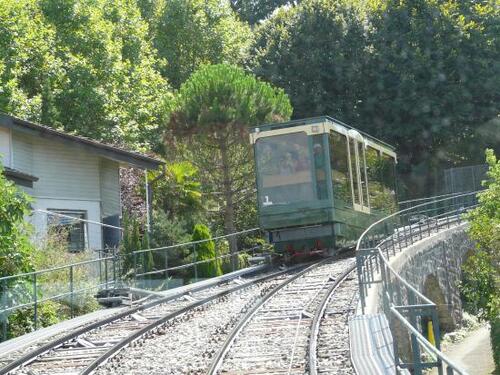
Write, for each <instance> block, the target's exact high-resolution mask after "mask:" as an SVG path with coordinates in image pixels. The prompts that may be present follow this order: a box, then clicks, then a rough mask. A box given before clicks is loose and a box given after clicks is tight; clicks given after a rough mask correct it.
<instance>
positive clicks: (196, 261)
mask: <svg viewBox="0 0 500 375" xmlns="http://www.w3.org/2000/svg"><path fill="white" fill-rule="evenodd" d="M193 258H194V259H193V262H194V282H197V281H198V254H197V253H196V244H193Z"/></svg>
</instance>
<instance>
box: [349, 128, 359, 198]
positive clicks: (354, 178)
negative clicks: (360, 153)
mask: <svg viewBox="0 0 500 375" xmlns="http://www.w3.org/2000/svg"><path fill="white" fill-rule="evenodd" d="M355 150H356V140H355V139H353V138H351V139H349V151H350V152H349V156H350V158H351V173H352V187H353V189H354V203H355V204H361V202H360V199H359V187H358V167H357V165H356V151H355Z"/></svg>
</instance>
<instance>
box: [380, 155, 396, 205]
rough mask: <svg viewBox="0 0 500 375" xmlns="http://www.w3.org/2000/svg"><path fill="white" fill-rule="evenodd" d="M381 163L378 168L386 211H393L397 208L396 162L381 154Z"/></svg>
mask: <svg viewBox="0 0 500 375" xmlns="http://www.w3.org/2000/svg"><path fill="white" fill-rule="evenodd" d="M381 159H382V163H381V168H380V173H381V182H382V188H383V191H384V196H385V202H386V206H387V210H389V211H391V212H392V211H394V210H395V209H396V208H397V202H396V186H395V183H396V177H395V167H396V161H395V160H394V158H393V157H391V156H389V155H386V154H382V158H381Z"/></svg>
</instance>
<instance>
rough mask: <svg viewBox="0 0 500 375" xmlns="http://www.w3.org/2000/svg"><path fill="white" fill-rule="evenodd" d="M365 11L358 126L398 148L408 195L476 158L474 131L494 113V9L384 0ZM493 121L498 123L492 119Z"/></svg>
mask: <svg viewBox="0 0 500 375" xmlns="http://www.w3.org/2000/svg"><path fill="white" fill-rule="evenodd" d="M384 5H385V6H383V7H380V8H378V9H376V10H375V11H373V12H372V13H371V15H370V22H371V25H372V29H371V32H370V34H369V43H370V45H371V46H372V48H373V53H371V54H370V58H369V59H368V60H367V62H368V65H367V67H366V69H365V74H364V77H363V78H364V79H365V81H366V82H370V84H368V85H366V90H365V92H364V94H363V98H362V102H363V104H362V111H361V119H362V121H363V122H364V123H365V124H366V125H367V126H366V129H367V130H368V131H369V132H371V133H375V134H377V135H379V136H381V137H383V138H384V139H387V140H390V141H391V142H393V143H395V144H396V145H397V146H398V148H399V150H401V151H402V152H403V155H402V157H401V158H400V160H401V163H400V165H399V167H400V170H401V171H402V172H403V173H404V174H405V175H406V176H407V177H406V188H407V189H409V191H410V192H412V191H413V195H416V194H420V195H423V194H424V193H425V192H429V193H431V192H433V188H436V187H437V186H436V185H437V183H438V181H439V178H440V175H439V169H440V168H442V167H443V166H447V165H448V166H449V165H450V164H452V163H454V162H462V161H463V160H464V159H468V160H472V161H475V162H479V161H480V160H479V159H478V156H479V155H480V154H479V153H478V152H477V149H478V147H481V146H482V144H481V143H484V142H485V143H484V144H483V145H488V144H489V145H490V146H493V143H491V141H492V140H493V139H490V140H484V139H483V140H481V139H480V138H479V137H478V134H477V132H476V128H479V127H480V126H482V125H484V124H485V123H487V122H488V121H490V120H492V119H494V118H496V117H497V115H498V109H499V107H498V89H497V88H498V84H499V82H500V81H499V79H500V78H499V77H500V75H499V73H500V71H499V69H500V66H499V65H498V64H496V63H495V61H498V60H499V59H500V48H499V47H500V46H499V44H498V43H499V40H498V38H496V37H495V35H498V30H499V28H498V25H499V24H498V17H499V15H500V13H499V11H498V7H497V8H496V10H495V8H494V6H493V5H492V4H491V5H488V4H486V3H485V4H483V5H476V3H475V2H456V1H439V2H438V1H428V0H418V1H410V0H408V1H399V0H388V1H386V2H384ZM497 126H498V123H497Z"/></svg>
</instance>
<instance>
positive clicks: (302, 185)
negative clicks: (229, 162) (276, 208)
mask: <svg viewBox="0 0 500 375" xmlns="http://www.w3.org/2000/svg"><path fill="white" fill-rule="evenodd" d="M255 152H256V159H257V174H258V179H259V181H260V186H259V188H260V197H259V201H260V204H261V205H262V206H269V205H275V204H288V203H292V202H297V201H308V200H312V199H314V197H315V196H316V194H314V193H313V184H312V173H311V171H312V160H311V153H310V150H309V140H308V136H307V134H306V133H305V132H298V133H292V134H283V135H277V136H271V137H264V138H260V139H258V140H257V142H256V148H255Z"/></svg>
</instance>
